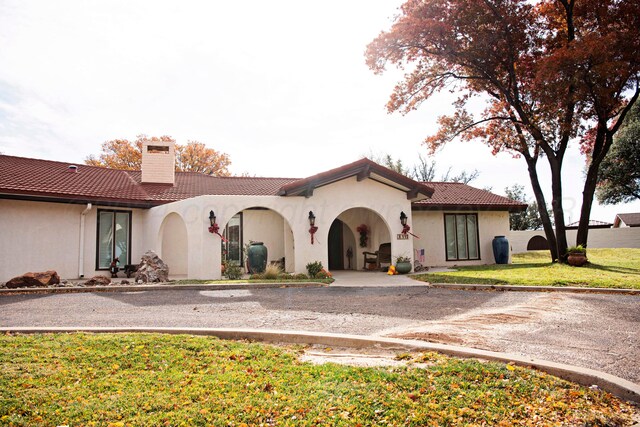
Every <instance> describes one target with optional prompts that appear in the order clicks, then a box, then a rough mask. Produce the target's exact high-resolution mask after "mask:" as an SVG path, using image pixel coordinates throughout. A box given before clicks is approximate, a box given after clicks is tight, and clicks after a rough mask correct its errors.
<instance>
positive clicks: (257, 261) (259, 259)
mask: <svg viewBox="0 0 640 427" xmlns="http://www.w3.org/2000/svg"><path fill="white" fill-rule="evenodd" d="M248 252H249V253H248V256H247V258H248V261H249V263H248V266H249V273H251V274H256V273H264V270H265V269H266V268H267V247H266V246H265V245H264V244H263V243H262V242H253V243H251V246H249V250H248Z"/></svg>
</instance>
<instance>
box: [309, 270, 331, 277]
mask: <svg viewBox="0 0 640 427" xmlns="http://www.w3.org/2000/svg"><path fill="white" fill-rule="evenodd" d="M313 277H315V278H316V279H328V278H330V277H331V275H330V274H329V272H328V271H326V270H324V269H323V270H320V271H318V272H317V273H316V275H315V276H313Z"/></svg>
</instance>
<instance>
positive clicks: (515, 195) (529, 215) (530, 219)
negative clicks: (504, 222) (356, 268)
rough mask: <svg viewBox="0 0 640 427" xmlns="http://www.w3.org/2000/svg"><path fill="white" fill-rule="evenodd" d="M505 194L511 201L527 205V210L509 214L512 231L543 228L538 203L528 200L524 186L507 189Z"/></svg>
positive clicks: (513, 186) (517, 185) (516, 185)
mask: <svg viewBox="0 0 640 427" xmlns="http://www.w3.org/2000/svg"><path fill="white" fill-rule="evenodd" d="M504 193H505V195H506V196H507V197H508V198H510V199H511V200H517V201H518V202H522V203H526V204H527V210H525V211H522V212H512V213H510V214H509V228H510V229H511V230H539V229H540V228H542V219H541V218H540V213H539V209H538V203H537V202H535V201H533V202H532V201H531V200H529V199H528V197H527V195H526V194H525V192H524V185H521V184H513V185H512V186H511V187H507V188H505V189H504ZM547 211H549V209H547ZM549 215H551V213H549Z"/></svg>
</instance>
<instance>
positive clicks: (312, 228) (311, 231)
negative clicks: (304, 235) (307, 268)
mask: <svg viewBox="0 0 640 427" xmlns="http://www.w3.org/2000/svg"><path fill="white" fill-rule="evenodd" d="M316 231H318V227H316V216H315V215H314V214H313V211H309V234H311V244H312V245H313V242H314V239H313V235H314V234H316Z"/></svg>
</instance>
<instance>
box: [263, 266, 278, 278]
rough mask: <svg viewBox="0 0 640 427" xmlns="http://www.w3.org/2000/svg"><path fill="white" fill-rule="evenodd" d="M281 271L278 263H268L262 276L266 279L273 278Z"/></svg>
mask: <svg viewBox="0 0 640 427" xmlns="http://www.w3.org/2000/svg"><path fill="white" fill-rule="evenodd" d="M281 273H282V269H281V268H280V265H278V264H269V265H267V268H265V270H264V273H263V277H264V278H265V279H267V280H275V279H277V278H278V276H280V274H281Z"/></svg>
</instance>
